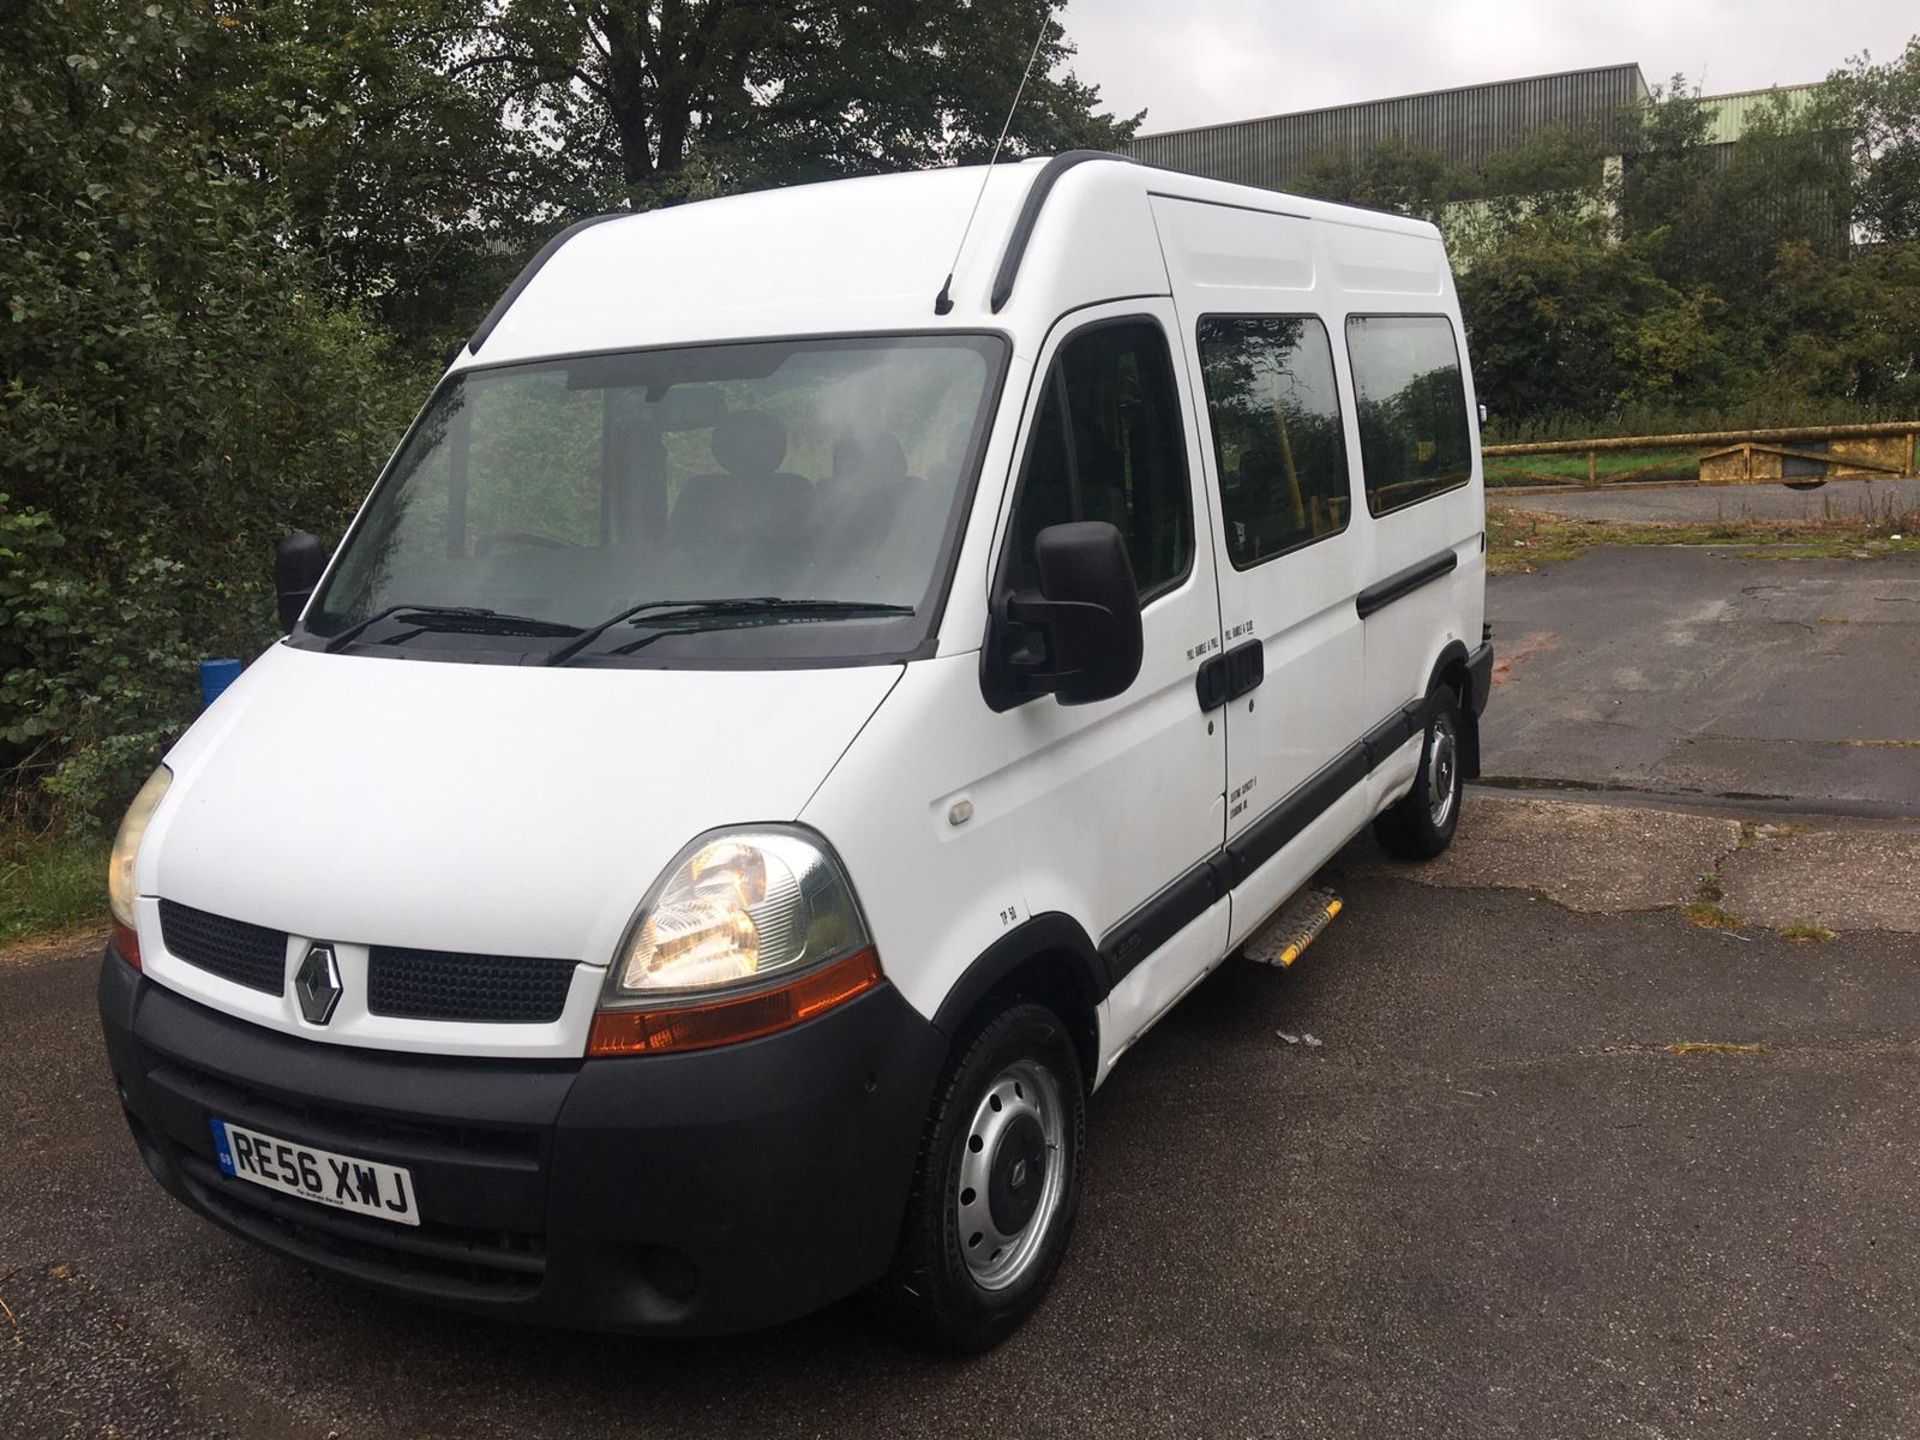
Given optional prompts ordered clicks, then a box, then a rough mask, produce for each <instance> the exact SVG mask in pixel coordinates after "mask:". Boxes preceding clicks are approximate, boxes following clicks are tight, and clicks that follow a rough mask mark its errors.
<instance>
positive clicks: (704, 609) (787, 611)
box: [547, 595, 914, 665]
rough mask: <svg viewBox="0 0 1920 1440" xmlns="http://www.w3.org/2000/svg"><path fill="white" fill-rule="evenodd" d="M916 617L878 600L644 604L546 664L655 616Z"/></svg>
mask: <svg viewBox="0 0 1920 1440" xmlns="http://www.w3.org/2000/svg"><path fill="white" fill-rule="evenodd" d="M913 613H914V610H913V606H911V605H891V604H888V603H886V602H884V601H879V600H793V599H788V598H787V597H785V596H782V595H743V596H736V597H733V598H731V599H726V600H643V601H641V602H640V603H639V604H638V605H630V606H628V607H627V608H626V609H625V610H622V611H621V612H620V613H619V614H617V615H613V616H610V617H608V618H607V619H605V620H602V621H601V622H600V623H599V624H598V625H594V626H590V627H589V628H587V629H586V630H583V631H581V632H580V635H579V637H578V638H577V639H574V640H573V641H571V642H569V643H568V644H565V645H562V646H561V647H560V648H559V649H557V650H555V651H554V652H553V654H551V655H549V656H548V657H547V664H549V665H564V664H566V662H567V661H569V660H571V659H572V658H573V657H574V656H576V655H578V654H579V653H580V652H581V651H582V650H584V649H586V648H587V646H589V645H591V644H592V643H593V642H594V641H595V640H598V639H599V638H600V637H601V636H602V635H604V634H606V633H607V631H609V630H611V629H612V628H613V627H614V626H616V625H621V624H627V625H637V624H642V623H645V622H647V621H649V620H650V619H651V618H652V617H653V616H655V615H660V616H661V618H663V619H667V620H704V619H707V618H709V617H714V616H718V617H723V618H724V617H728V616H734V615H745V616H769V617H776V618H777V617H780V616H787V615H790V616H793V617H794V618H796V619H823V620H824V619H832V618H833V617H835V616H840V615H911V614H913ZM689 633H691V632H690V631H688V630H661V631H658V632H656V633H655V634H653V635H648V636H644V637H643V638H641V639H639V640H637V641H634V642H633V643H632V644H630V645H621V646H617V647H615V648H614V649H613V650H610V651H609V652H608V653H609V654H612V655H626V654H629V653H631V652H632V651H634V650H637V649H639V648H640V647H641V646H642V645H645V644H647V643H648V642H650V641H652V640H655V639H658V638H659V636H660V635H664V634H674V635H684V634H689Z"/></svg>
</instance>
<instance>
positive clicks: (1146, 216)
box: [456, 152, 1439, 365]
mask: <svg viewBox="0 0 1920 1440" xmlns="http://www.w3.org/2000/svg"><path fill="white" fill-rule="evenodd" d="M1083 160H1101V161H1107V162H1111V163H1098V164H1083V163H1079V162H1080V161H1083ZM983 182H984V183H983ZM1153 195H1171V196H1177V197H1180V198H1185V199H1191V200H1198V201H1204V202H1211V203H1214V204H1220V205H1230V206H1235V207H1238V208H1243V209H1257V210H1270V211H1278V212H1282V213H1286V214H1290V215H1297V216H1301V217H1303V218H1308V219H1316V220H1322V221H1326V222H1330V223H1335V224H1340V225H1349V226H1356V227H1359V228H1362V229H1368V230H1379V231H1389V232H1393V233H1399V234H1408V235H1419V236H1424V237H1428V238H1430V239H1432V240H1434V241H1435V242H1436V243H1437V242H1438V239H1439V232H1438V231H1437V230H1435V229H1434V227H1433V226H1431V225H1429V224H1426V223H1425V222H1423V221H1418V220H1409V219H1406V218H1404V217H1401V216H1396V215H1387V214H1382V213H1379V212H1376V211H1370V210H1360V209H1356V208H1354V207H1351V206H1343V205H1333V204H1329V203H1327V202H1325V201H1319V200H1309V199H1306V198H1304V197H1301V196H1294V195H1286V194H1282V193H1280V192H1278V191H1272V190H1263V189H1259V188H1256V187H1254V186H1249V185H1236V184H1232V183H1229V182H1226V181H1220V180H1209V179H1204V178H1201V177H1198V176H1192V175H1185V174H1181V173H1179V172H1177V171H1172V170H1162V169H1158V168H1156V167H1153V166H1149V165H1142V164H1138V163H1136V162H1133V161H1131V160H1128V159H1126V158H1125V157H1122V156H1108V155H1094V154H1091V153H1088V152H1076V153H1075V154H1072V155H1068V156H1056V157H1054V158H1052V159H1051V160H1029V161H1024V162H1021V163H1019V164H1008V165H997V166H994V167H993V169H992V172H991V173H990V174H989V173H988V172H987V169H986V167H984V166H970V167H960V168H954V169H946V170H924V171H916V172H909V173H906V174H900V175H884V176H874V177H869V178H862V179H850V180H833V181H827V182H824V183H821V184H815V185H796V186H791V187H787V188H784V189H777V190H762V191H757V192H755V193H752V194H746V195H736V196H729V197H725V198H722V199H714V200H703V201H698V202H695V203H692V204H688V205H680V206H675V207H672V208H669V209H664V210H653V211H647V212H644V213H641V214H636V215H615V216H607V217H599V218H598V219H597V220H596V221H595V222H593V223H590V224H586V225H581V226H577V227H575V228H574V230H572V231H569V232H567V233H566V234H564V235H563V236H561V237H557V239H558V243H550V244H549V246H548V247H547V249H546V250H544V251H542V252H541V255H540V256H538V257H536V258H535V260H534V261H533V262H532V263H531V264H529V265H528V267H527V269H526V271H524V272H523V273H522V275H521V276H520V278H519V279H518V280H516V281H515V284H514V287H513V288H512V289H510V290H509V291H508V292H507V294H506V295H505V296H503V297H502V300H501V304H499V305H497V306H496V307H495V310H494V313H493V314H491V315H489V316H488V319H487V322H486V323H485V324H484V325H483V326H482V327H481V329H480V330H479V331H477V332H476V333H475V337H474V343H473V344H472V346H470V347H466V348H463V349H462V350H461V352H460V356H459V359H458V361H457V362H456V364H458V365H474V364H488V365H493V364H500V363H503V362H509V361H516V360H527V359H533V358H537V357H542V356H551V355H565V354H579V353H583V352H592V351H599V350H616V349H630V348H637V347H642V346H658V345H676V344H689V343H697V342H701V341H714V340H745V339H759V338H768V337H773V336H796V335H824V334H848V333H867V332H884V331H903V330H911V331H938V330H943V329H954V330H979V329H982V328H992V329H1006V330H1009V331H1011V332H1013V333H1014V334H1015V336H1016V338H1018V337H1019V336H1020V335H1021V334H1022V332H1023V330H1027V329H1028V328H1029V325H1030V324H1031V323H1032V322H1034V321H1035V320H1036V318H1037V322H1038V324H1039V325H1040V326H1041V327H1042V332H1043V330H1044V326H1046V325H1047V324H1050V323H1051V321H1052V318H1053V317H1054V316H1057V315H1059V314H1061V313H1063V312H1064V311H1066V310H1068V309H1071V308H1073V307H1074V306H1076V305H1081V304H1088V303H1093V302H1096V301H1098V300H1102V299H1109V298H1115V297H1119V296H1126V295H1144V294H1165V293H1166V291H1167V277H1166V269H1165V263H1164V261H1163V260H1162V258H1161V252H1160V247H1159V243H1158V240H1157V238H1156V235H1155V231H1154V225H1153V220H1152V215H1151V211H1150V208H1149V197H1150V196H1153ZM976 200H977V201H978V206H979V208H978V212H977V214H975V216H974V220H973V224H972V228H971V230H968V229H967V219H968V215H969V213H970V212H972V211H973V209H974V205H975V203H976ZM1023 212H1025V213H1024V215H1023ZM963 231H966V242H965V244H964V245H961V243H960V242H961V235H962V232H963ZM956 247H959V248H958V253H957V257H956ZM1010 250H1011V251H1012V252H1013V258H1012V261H1011V263H1009V258H1008V257H1009V252H1010ZM950 268H951V270H952V272H953V283H952V286H951V289H950V292H949V293H950V296H951V300H952V305H951V308H950V309H947V310H946V313H943V314H936V311H935V303H934V302H935V297H936V296H937V295H939V294H940V293H941V288H942V284H943V282H944V281H945V280H946V278H947V275H948V271H949V269H950ZM1010 279H1011V280H1014V281H1015V282H1016V283H1013V284H1011V286H1009V280H1010ZM996 282H998V283H997V284H996ZM997 297H998V298H1001V299H1002V303H1001V304H999V305H996V304H995V300H996V298H997ZM1034 343H1036V344H1037V343H1038V342H1037V336H1036V337H1035V339H1034Z"/></svg>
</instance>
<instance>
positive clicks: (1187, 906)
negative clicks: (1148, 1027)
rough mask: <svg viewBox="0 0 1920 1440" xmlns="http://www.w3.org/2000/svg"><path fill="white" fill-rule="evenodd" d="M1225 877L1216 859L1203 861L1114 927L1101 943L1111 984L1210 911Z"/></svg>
mask: <svg viewBox="0 0 1920 1440" xmlns="http://www.w3.org/2000/svg"><path fill="white" fill-rule="evenodd" d="M1222 878H1223V877H1222V875H1221V873H1220V869H1219V867H1218V865H1216V864H1215V862H1214V861H1213V860H1212V859H1207V860H1203V861H1201V862H1200V863H1199V864H1198V865H1196V866H1194V867H1193V868H1192V869H1191V870H1189V871H1187V873H1186V874H1184V875H1182V876H1181V877H1180V878H1179V879H1178V880H1175V881H1174V882H1173V883H1172V884H1171V885H1169V886H1167V888H1166V889H1164V890H1162V891H1161V892H1160V893H1159V894H1158V895H1156V896H1154V897H1153V898H1152V899H1151V900H1149V901H1148V902H1147V903H1146V904H1144V905H1142V906H1141V907H1140V908H1139V909H1138V910H1136V911H1134V912H1133V914H1131V915H1129V916H1128V917H1127V918H1126V919H1124V920H1122V921H1121V922H1120V923H1119V924H1118V925H1116V926H1114V927H1113V932H1112V933H1111V934H1110V935H1108V936H1107V938H1106V939H1104V940H1102V941H1101V942H1100V958H1101V959H1102V960H1104V961H1105V962H1106V965H1107V980H1108V983H1109V984H1110V985H1118V984H1119V983H1120V982H1121V980H1122V979H1124V978H1125V977H1126V975H1127V972H1129V971H1130V970H1132V969H1133V967H1134V966H1136V965H1138V964H1139V963H1140V962H1141V961H1142V960H1144V959H1146V958H1147V957H1148V956H1149V955H1151V954H1153V952H1154V951H1156V950H1158V949H1159V948H1160V947H1161V946H1162V945H1164V944H1166V943H1167V941H1169V940H1171V939H1172V938H1173V937H1174V936H1176V935H1178V934H1179V933H1180V932H1181V931H1182V930H1184V929H1186V928H1187V926H1189V925H1191V924H1192V923H1193V922H1194V921H1195V920H1198V919H1199V918H1200V917H1201V916H1202V915H1204V914H1206V912H1207V909H1208V907H1210V906H1211V905H1212V904H1213V902H1214V901H1216V900H1218V899H1219V898H1220V897H1221V895H1223V894H1225V893H1226V892H1225V891H1224V890H1223V889H1222V888H1221V881H1222Z"/></svg>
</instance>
